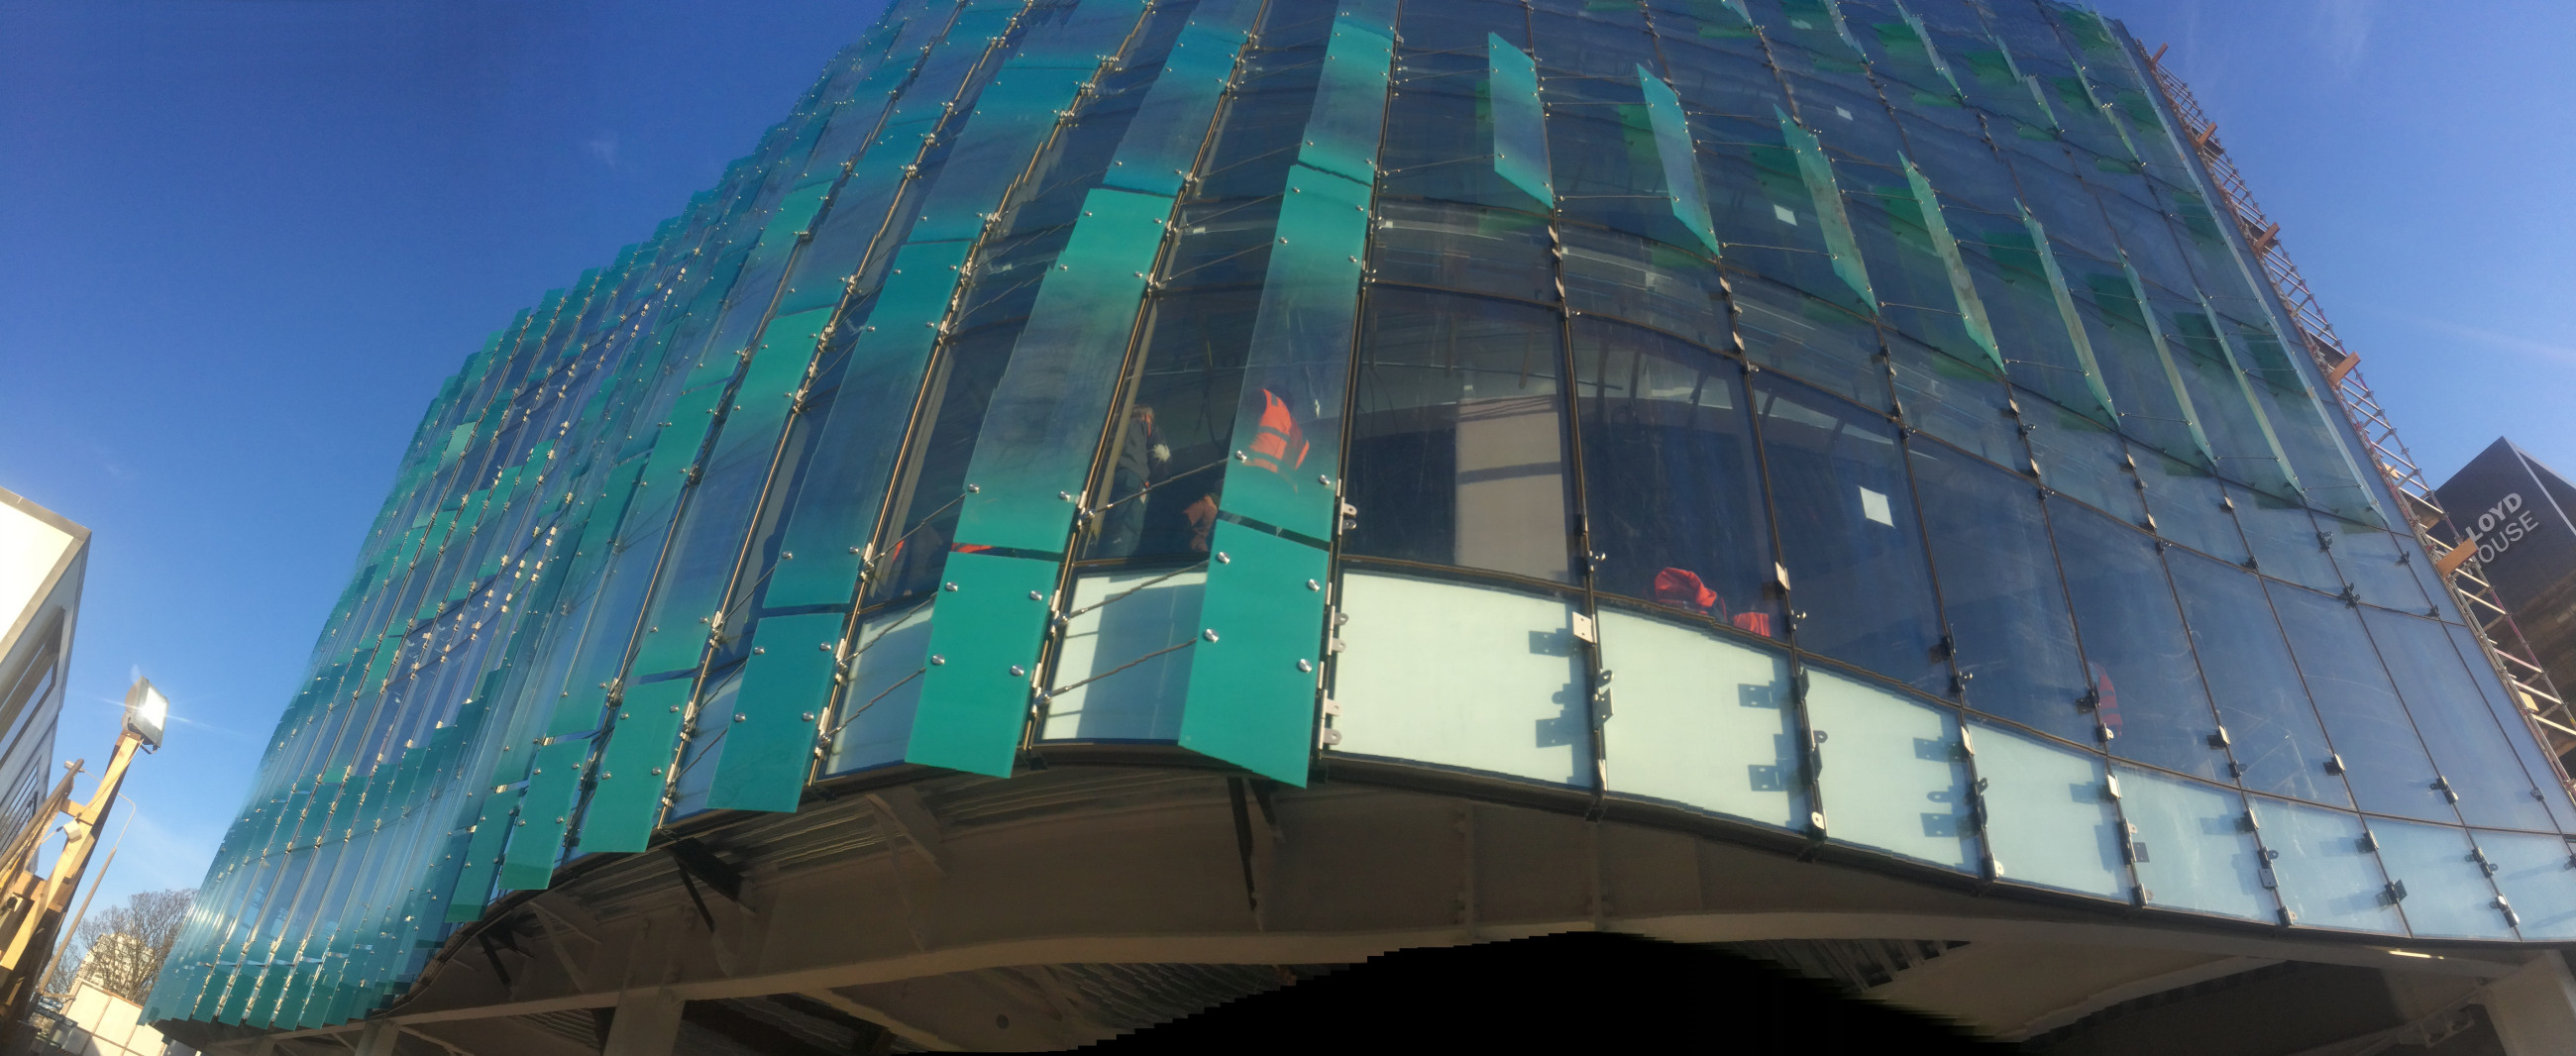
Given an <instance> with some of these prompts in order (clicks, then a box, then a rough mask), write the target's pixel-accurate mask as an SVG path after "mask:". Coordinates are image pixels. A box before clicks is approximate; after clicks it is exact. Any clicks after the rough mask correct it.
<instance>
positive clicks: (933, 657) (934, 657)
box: [930, 653, 948, 667]
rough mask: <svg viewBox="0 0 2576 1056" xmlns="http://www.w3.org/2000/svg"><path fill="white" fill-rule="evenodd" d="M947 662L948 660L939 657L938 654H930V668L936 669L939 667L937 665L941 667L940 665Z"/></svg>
mask: <svg viewBox="0 0 2576 1056" xmlns="http://www.w3.org/2000/svg"><path fill="white" fill-rule="evenodd" d="M947 662H948V658H947V657H944V656H941V655H939V654H937V653H932V654H930V666H932V667H937V666H939V665H941V664H944V663H947Z"/></svg>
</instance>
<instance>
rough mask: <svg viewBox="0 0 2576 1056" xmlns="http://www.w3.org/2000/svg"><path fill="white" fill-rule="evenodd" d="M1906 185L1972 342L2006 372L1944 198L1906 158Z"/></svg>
mask: <svg viewBox="0 0 2576 1056" xmlns="http://www.w3.org/2000/svg"><path fill="white" fill-rule="evenodd" d="M1904 161H1905V183H1906V185H1907V186H1908V187H1911V188H1912V189H1913V191H1914V206H1915V208H1917V209H1920V210H1922V212H1923V226H1924V228H1926V229H1927V230H1929V231H1930V232H1931V238H1932V251H1933V252H1934V253H1936V254H1939V255H1940V257H1941V267H1942V268H1943V270H1945V271H1947V272H1948V273H1949V276H1950V293H1951V296H1952V297H1953V298H1955V299H1956V300H1957V301H1958V302H1959V318H1960V322H1961V324H1962V325H1963V326H1965V327H1966V329H1967V331H1968V338H1969V340H1972V341H1975V342H1976V343H1977V349H1978V350H1979V351H1981V352H1984V353H1985V354H1986V363H1987V365H1988V366H1991V367H1993V368H1994V370H1995V373H1997V374H2001V373H2003V372H2004V354H2003V350H2002V348H2001V347H1999V346H1998V345H1996V344H1995V324H1994V323H1993V322H1991V321H1989V320H1987V318H1986V302H1985V301H1984V300H1983V299H1981V298H1979V297H1978V296H1977V280H1976V278H1975V276H1974V275H1972V274H1970V273H1969V271H1968V262H1967V260H1966V259H1965V258H1962V257H1961V256H1960V255H1959V240H1958V239H1956V238H1953V237H1951V235H1950V222H1949V220H1947V219H1945V218H1943V216H1942V215H1941V196H1940V195H1939V194H1936V193H1934V192H1933V190H1932V181H1930V180H1928V179H1925V178H1924V176H1923V170H1921V169H1918V168H1915V167H1914V159H1912V158H1906V159H1904Z"/></svg>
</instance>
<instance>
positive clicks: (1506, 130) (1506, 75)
mask: <svg viewBox="0 0 2576 1056" xmlns="http://www.w3.org/2000/svg"><path fill="white" fill-rule="evenodd" d="M1485 48H1486V52H1485V56H1486V58H1485V61H1486V71H1487V76H1488V77H1490V78H1491V81H1490V83H1491V85H1492V88H1491V93H1492V94H1491V95H1490V96H1489V98H1490V99H1491V101H1492V104H1493V115H1494V174H1495V175H1498V176H1501V177H1502V178H1503V179H1504V180H1505V181H1507V182H1509V183H1510V184H1511V185H1512V186H1514V187H1518V188H1520V189H1521V192H1522V193H1524V194H1527V195H1529V196H1530V197H1532V198H1535V199H1538V204H1539V208H1541V209H1547V208H1552V207H1554V206H1555V204H1556V190H1555V188H1554V186H1553V185H1551V184H1550V183H1549V182H1548V171H1547V108H1546V106H1545V105H1544V104H1542V103H1540V102H1539V98H1538V63H1537V62H1536V61H1535V60H1533V59H1531V58H1530V57H1529V53H1528V52H1524V51H1522V50H1521V49H1519V48H1515V47H1513V46H1511V44H1510V43H1509V42H1507V41H1505V40H1503V38H1501V37H1498V36H1494V35H1493V34H1490V33H1488V34H1486V35H1485ZM1335 171H1339V170H1335ZM1353 178H1354V179H1357V178H1358V177H1353Z"/></svg>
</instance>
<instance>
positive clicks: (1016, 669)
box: [1011, 664, 1029, 678]
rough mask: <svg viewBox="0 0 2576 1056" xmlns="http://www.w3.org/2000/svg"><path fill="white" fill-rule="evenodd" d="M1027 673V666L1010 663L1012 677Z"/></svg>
mask: <svg viewBox="0 0 2576 1056" xmlns="http://www.w3.org/2000/svg"><path fill="white" fill-rule="evenodd" d="M1028 673H1029V669H1028V668H1025V667H1021V666H1020V665H1018V664H1012V665H1011V677H1013V678H1018V677H1021V676H1023V675H1026V674H1028Z"/></svg>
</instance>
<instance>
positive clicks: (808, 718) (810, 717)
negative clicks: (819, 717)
mask: <svg viewBox="0 0 2576 1056" xmlns="http://www.w3.org/2000/svg"><path fill="white" fill-rule="evenodd" d="M805 721H807V722H812V721H814V713H813V712H810V711H809V712H806V713H805Z"/></svg>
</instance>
